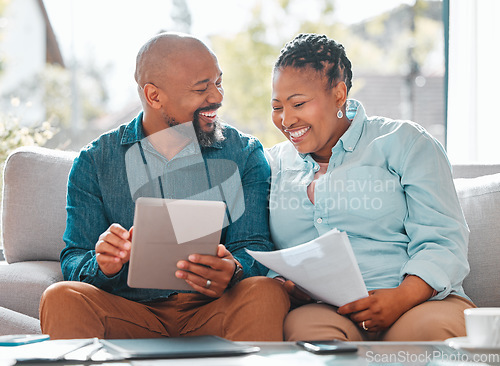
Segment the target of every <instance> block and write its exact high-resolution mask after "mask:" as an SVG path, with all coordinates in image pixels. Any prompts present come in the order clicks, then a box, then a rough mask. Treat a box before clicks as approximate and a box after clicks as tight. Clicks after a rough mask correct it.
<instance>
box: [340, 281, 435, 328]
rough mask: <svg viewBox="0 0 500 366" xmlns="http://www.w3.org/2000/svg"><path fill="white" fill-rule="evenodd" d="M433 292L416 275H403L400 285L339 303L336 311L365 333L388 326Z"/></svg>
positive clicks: (373, 291)
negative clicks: (348, 301) (347, 302)
mask: <svg viewBox="0 0 500 366" xmlns="http://www.w3.org/2000/svg"><path fill="white" fill-rule="evenodd" d="M433 292H434V289H433V288H432V287H430V286H429V285H428V284H427V283H426V282H424V281H423V280H422V279H420V278H419V277H417V276H407V277H406V278H405V279H404V280H403V282H402V283H401V285H399V286H398V287H396V288H391V289H380V290H372V291H370V292H369V296H368V297H365V298H364V299H360V300H357V301H353V302H351V303H349V304H346V305H344V306H341V307H340V308H339V309H338V311H337V312H338V313H339V314H341V315H346V316H348V317H349V318H350V319H351V320H352V321H353V322H355V323H356V324H358V326H359V327H360V328H362V329H364V330H366V331H369V332H379V331H383V330H386V329H387V328H389V327H390V326H391V325H392V324H394V322H395V321H396V320H398V319H399V317H400V316H401V315H403V314H404V313H405V312H407V311H408V310H410V309H411V308H413V307H414V306H416V305H418V304H421V303H422V302H424V301H426V300H428V299H429V298H430V297H431V296H432V294H433Z"/></svg>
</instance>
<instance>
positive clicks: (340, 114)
mask: <svg viewBox="0 0 500 366" xmlns="http://www.w3.org/2000/svg"><path fill="white" fill-rule="evenodd" d="M342 117H344V113H342V111H341V110H340V109H339V111H338V112H337V118H339V119H340V118H342Z"/></svg>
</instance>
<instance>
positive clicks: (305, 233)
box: [268, 34, 474, 341]
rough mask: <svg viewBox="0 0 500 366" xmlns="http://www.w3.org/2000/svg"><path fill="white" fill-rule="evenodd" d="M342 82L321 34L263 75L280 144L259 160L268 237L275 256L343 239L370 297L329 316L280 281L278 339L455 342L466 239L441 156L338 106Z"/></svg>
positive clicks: (408, 128) (396, 129)
mask: <svg viewBox="0 0 500 366" xmlns="http://www.w3.org/2000/svg"><path fill="white" fill-rule="evenodd" d="M351 79H352V71H351V62H350V61H349V59H348V58H347V56H346V53H345V50H344V47H343V46H342V45H341V44H339V43H337V42H335V41H334V40H332V39H329V38H328V37H326V36H324V35H317V34H300V35H298V36H297V37H296V38H295V39H293V40H292V41H291V42H289V43H287V44H286V45H285V47H284V48H283V49H282V51H281V54H280V55H279V57H278V60H277V61H276V64H275V66H274V70H273V81H272V82H273V92H272V119H273V122H274V124H275V125H276V127H277V128H278V129H279V130H280V131H281V132H282V133H283V134H284V135H285V136H286V137H287V139H288V140H289V141H286V142H283V143H280V144H278V145H276V146H274V147H273V148H271V149H270V150H269V151H268V159H269V161H270V164H271V169H272V183H271V193H270V201H269V209H270V225H271V233H272V238H273V240H274V242H275V244H276V246H277V248H279V249H283V248H288V247H292V246H295V245H298V244H301V243H305V242H307V241H310V240H312V239H314V238H316V237H318V236H320V235H322V234H324V233H325V232H327V231H329V230H332V229H334V228H337V229H338V230H340V231H345V232H346V233H347V235H348V236H349V239H350V241H351V244H352V248H353V251H354V254H355V257H356V260H357V262H358V264H359V268H360V270H361V273H362V276H363V279H364V281H365V284H366V287H367V289H368V292H369V296H368V297H366V298H363V299H360V300H357V301H354V302H351V303H349V304H346V305H344V306H341V307H339V308H337V307H334V306H330V305H327V304H324V303H317V302H314V301H312V300H311V299H310V298H308V296H307V295H306V294H305V293H303V292H302V291H300V289H299V288H298V287H296V286H295V285H294V284H293V283H292V282H291V281H288V280H286V279H282V282H283V283H284V286H285V288H286V289H287V290H288V292H289V294H290V297H291V299H292V302H293V303H294V304H295V308H294V309H293V310H292V311H291V312H290V313H289V315H288V317H287V318H286V320H285V338H286V339H287V340H298V339H342V340H349V341H360V340H387V341H431V340H444V339H446V338H451V337H458V336H464V335H465V324H464V315H463V310H464V309H466V308H470V307H474V304H473V303H472V302H471V301H470V300H469V298H468V297H467V296H466V295H465V293H464V291H463V288H462V281H463V279H464V278H465V277H466V275H467V274H468V272H469V265H468V262H467V243H468V228H467V224H466V222H465V219H464V216H463V213H462V210H461V208H460V205H459V202H458V199H457V195H456V191H455V188H454V185H453V180H452V175H451V169H450V164H449V162H448V159H447V157H446V153H445V152H444V150H443V148H442V146H441V145H440V144H439V142H438V141H436V140H435V139H434V138H433V137H432V136H431V135H430V134H429V133H428V132H427V131H425V130H424V129H423V128H422V127H421V126H419V125H418V124H416V123H413V122H410V121H396V120H391V119H388V118H384V117H368V116H367V115H366V112H365V110H364V108H363V106H362V105H361V103H360V102H358V101H356V100H352V99H347V95H348V92H349V89H350V88H351ZM320 270H321V269H320V268H318V271H320ZM340 280H342V279H341V278H332V279H331V281H340Z"/></svg>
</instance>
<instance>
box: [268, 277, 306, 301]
mask: <svg viewBox="0 0 500 366" xmlns="http://www.w3.org/2000/svg"><path fill="white" fill-rule="evenodd" d="M274 279H275V280H277V281H279V282H281V283H282V284H283V287H284V288H285V290H286V292H288V296H289V297H290V302H291V304H292V308H296V307H299V306H301V305H305V304H308V303H311V302H313V299H312V298H311V296H309V295H308V294H306V293H305V292H304V291H302V290H301V289H300V287H298V286H297V285H296V284H295V283H293V282H292V281H290V280H287V279H285V278H284V277H282V276H277V277H274Z"/></svg>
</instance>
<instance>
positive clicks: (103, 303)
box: [40, 33, 290, 341]
mask: <svg viewBox="0 0 500 366" xmlns="http://www.w3.org/2000/svg"><path fill="white" fill-rule="evenodd" d="M135 80H136V81H137V89H138V91H139V96H140V100H141V103H142V107H143V111H142V112H141V113H140V114H139V115H138V116H137V117H136V118H135V119H134V120H133V121H132V122H130V123H128V124H123V125H121V126H119V127H118V128H117V129H115V130H112V131H110V132H108V133H105V134H103V135H102V136H100V137H99V138H98V139H96V140H95V141H93V142H91V143H90V144H89V145H88V146H86V147H85V148H83V149H82V151H81V152H80V154H79V156H78V157H77V158H76V159H75V162H74V164H73V167H72V169H71V172H70V176H69V180H68V195H67V206H66V209H67V225H66V231H65V233H64V237H63V239H64V241H65V243H66V247H65V248H64V249H63V251H62V252H61V267H62V272H63V275H64V279H65V281H62V282H59V283H56V284H54V285H52V286H50V287H49V288H48V289H47V290H46V291H45V292H44V294H43V296H42V299H41V304H40V322H41V328H42V332H43V333H45V334H49V335H50V336H51V338H53V339H60V338H91V337H98V338H115V339H116V338H155V337H180V336H196V335H217V336H220V337H224V338H227V339H230V340H240V341H280V340H282V339H283V320H284V318H285V315H286V313H287V312H288V309H289V306H290V303H289V300H288V295H287V294H286V291H285V290H284V289H283V288H282V286H281V285H280V283H279V282H277V281H275V280H273V279H270V278H267V277H264V275H265V274H266V273H267V270H266V269H265V268H264V267H263V266H261V265H260V264H258V263H257V262H256V261H254V260H253V259H252V258H251V257H250V256H249V255H248V254H247V253H246V251H245V248H248V249H252V250H258V251H267V250H272V249H273V248H272V244H271V243H270V241H269V227H268V216H267V191H268V188H269V186H268V185H269V174H270V171H269V166H268V164H267V162H266V159H265V157H264V153H263V149H262V146H261V144H260V143H259V141H258V140H256V139H255V138H254V137H251V136H249V135H245V134H243V133H241V132H239V131H238V130H236V129H235V128H233V127H231V126H229V125H226V124H223V123H221V122H220V121H219V118H218V116H217V111H218V109H219V108H220V107H221V103H222V100H223V94H224V93H223V89H222V71H221V69H220V67H219V65H218V62H217V58H216V56H215V55H214V53H213V52H212V51H211V50H210V49H209V48H208V47H207V46H206V45H205V44H203V43H202V42H201V41H200V40H198V39H197V38H194V37H192V36H189V35H185V34H176V33H162V34H159V35H157V36H155V37H153V38H152V39H150V40H149V41H148V42H147V43H146V44H145V45H144V46H143V47H142V48H141V49H140V51H139V53H138V55H137V60H136V72H135ZM235 177H236V178H235ZM228 182H230V183H228ZM228 187H229V188H228ZM214 192H216V193H214ZM241 192H242V193H243V194H241ZM143 196H149V197H163V198H193V197H204V198H203V199H218V200H222V201H224V202H225V203H226V204H227V207H228V211H227V212H228V216H229V217H228V220H227V221H228V222H229V224H228V225H227V226H226V227H224V229H223V231H222V234H221V244H220V245H219V247H218V251H217V254H216V255H214V256H211V255H199V254H197V253H193V254H192V255H190V256H189V257H188V258H187V259H186V260H181V261H179V262H178V263H177V271H176V272H175V276H176V277H178V278H179V279H182V280H184V281H186V283H187V284H188V285H189V286H190V288H191V289H192V291H178V290H175V289H172V290H158V289H141V288H131V287H129V286H128V285H127V277H128V261H129V258H130V250H131V245H132V243H131V241H132V235H133V227H132V225H133V219H134V209H135V200H136V199H137V198H138V197H143ZM238 197H239V198H238ZM192 225H196V223H195V222H193V223H192Z"/></svg>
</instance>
